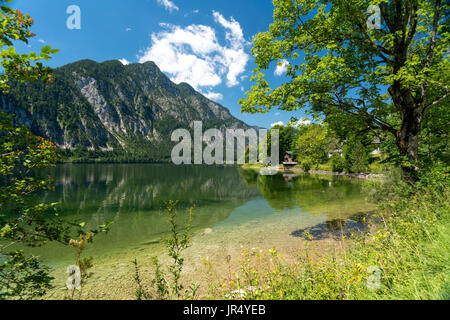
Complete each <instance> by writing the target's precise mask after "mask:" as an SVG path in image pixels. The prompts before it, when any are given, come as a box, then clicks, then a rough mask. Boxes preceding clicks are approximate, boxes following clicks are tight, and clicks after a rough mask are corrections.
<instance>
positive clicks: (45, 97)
mask: <svg viewBox="0 0 450 320" xmlns="http://www.w3.org/2000/svg"><path fill="white" fill-rule="evenodd" d="M54 75H55V81H54V82H53V83H41V82H36V83H31V84H30V83H18V82H13V83H11V90H10V93H9V94H7V95H1V96H0V108H1V109H2V110H3V111H5V112H7V113H14V114H15V118H16V121H17V122H18V123H21V124H25V125H26V126H28V127H29V128H31V130H32V131H33V132H34V133H35V134H37V135H41V136H44V137H46V138H48V139H51V140H52V141H54V142H55V143H56V144H57V145H58V146H60V147H62V148H66V149H87V150H102V151H105V150H118V149H121V150H125V151H126V150H133V149H136V148H149V147H156V146H157V145H162V144H163V145H166V144H167V143H169V142H170V134H171V132H172V130H174V129H176V128H191V127H192V125H193V122H194V121H200V120H201V121H203V123H204V128H209V127H216V128H225V127H226V128H244V129H247V128H249V127H248V126H247V125H246V124H245V123H244V122H242V121H240V120H238V119H236V118H234V117H233V116H232V115H231V114H230V112H229V110H228V109H226V108H224V107H223V106H221V105H219V104H217V103H215V102H213V101H211V100H209V99H207V98H206V97H204V96H203V95H201V94H200V93H198V92H196V91H195V90H194V89H193V88H192V87H191V86H189V85H188V84H186V83H181V84H179V85H177V84H175V83H173V82H171V81H170V79H169V78H167V77H166V76H165V75H164V74H163V73H162V72H161V71H160V70H159V68H158V67H157V66H156V65H155V64H154V63H152V62H146V63H144V64H131V65H127V66H124V65H122V63H120V62H119V61H106V62H103V63H96V62H94V61H91V60H82V61H78V62H75V63H72V64H69V65H66V66H64V67H61V68H58V69H56V70H55V72H54ZM161 152H163V151H161ZM164 152H165V153H167V152H168V151H167V148H165V151H164Z"/></svg>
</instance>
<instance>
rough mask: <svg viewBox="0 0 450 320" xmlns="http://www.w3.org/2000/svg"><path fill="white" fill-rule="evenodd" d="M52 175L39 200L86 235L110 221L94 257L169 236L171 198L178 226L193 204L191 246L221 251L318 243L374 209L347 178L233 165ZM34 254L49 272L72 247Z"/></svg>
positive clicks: (69, 168)
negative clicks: (53, 205)
mask: <svg viewBox="0 0 450 320" xmlns="http://www.w3.org/2000/svg"><path fill="white" fill-rule="evenodd" d="M50 174H51V176H53V177H54V179H55V187H56V189H55V192H50V193H46V194H42V195H41V196H40V197H39V199H40V200H43V201H46V202H59V203H60V206H59V211H60V214H61V216H62V217H64V218H65V219H68V220H70V221H74V222H80V223H81V222H85V223H86V227H87V229H90V228H95V227H96V226H97V225H100V224H103V223H105V222H107V221H113V222H114V224H113V225H112V228H111V231H110V232H109V233H108V234H101V235H99V236H98V237H97V238H96V239H95V243H94V244H92V245H90V246H89V249H88V250H87V251H86V254H87V255H91V256H93V257H94V258H100V257H114V255H115V254H116V255H117V257H119V256H120V254H123V253H128V252H132V251H133V250H135V251H136V250H137V251H139V250H144V249H145V250H150V251H151V250H152V248H153V247H155V248H156V247H157V245H158V244H160V239H161V237H162V236H164V235H167V232H168V225H167V214H166V213H165V211H164V208H165V203H166V202H167V201H168V200H178V201H179V205H178V206H177V215H178V217H179V223H182V221H183V219H185V217H186V213H187V210H188V208H190V207H191V206H193V205H195V212H194V219H193V231H194V233H195V234H196V236H195V237H194V243H195V242H196V241H197V242H198V243H199V244H201V239H203V238H205V236H207V237H209V238H208V239H209V240H207V241H205V245H207V246H211V245H213V244H215V243H216V244H217V243H220V244H221V246H222V247H223V246H224V245H227V246H232V245H234V244H236V245H237V244H240V245H248V246H255V245H256V244H258V243H261V242H262V241H263V242H264V243H265V244H266V245H267V246H274V247H276V246H277V245H283V244H285V243H287V241H288V240H289V239H291V238H292V239H295V238H301V237H302V233H303V231H304V230H309V231H310V233H311V234H312V235H313V236H314V237H316V238H322V237H327V236H330V235H331V236H333V234H335V233H336V231H339V230H345V228H342V227H343V226H345V225H349V226H350V225H351V226H356V227H357V228H360V227H361V226H362V224H361V222H363V221H364V217H365V216H366V215H367V214H368V213H370V212H371V210H373V205H371V204H369V203H367V202H366V201H365V199H364V196H363V194H362V192H361V184H362V182H361V181H360V180H358V179H353V178H348V177H337V176H326V175H321V176H319V175H310V174H293V173H279V174H277V175H275V176H261V175H258V172H257V171H255V170H244V169H240V168H237V167H226V166H175V165H169V164H65V165H58V166H57V167H56V168H53V169H51V170H50ZM346 232H347V231H346ZM255 243H256V244H255ZM155 250H156V249H155ZM32 252H33V253H35V254H38V255H40V256H41V258H42V259H43V260H44V261H46V262H47V263H48V264H50V265H51V266H65V265H67V264H68V263H71V262H73V261H74V253H73V249H71V248H68V247H67V246H64V245H61V244H48V245H46V246H45V247H42V248H36V249H33V251H32Z"/></svg>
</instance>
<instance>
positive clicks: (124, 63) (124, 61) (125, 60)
mask: <svg viewBox="0 0 450 320" xmlns="http://www.w3.org/2000/svg"><path fill="white" fill-rule="evenodd" d="M119 61H120V62H122V64H123V65H124V66H126V65H128V64H130V63H129V62H128V60H127V59H119Z"/></svg>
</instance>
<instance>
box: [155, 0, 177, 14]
mask: <svg viewBox="0 0 450 320" xmlns="http://www.w3.org/2000/svg"><path fill="white" fill-rule="evenodd" d="M158 3H159V4H160V5H162V6H164V8H165V9H166V10H168V11H170V12H172V11H174V10H175V11H178V10H179V8H178V7H177V6H176V5H175V3H173V2H172V1H170V0H158Z"/></svg>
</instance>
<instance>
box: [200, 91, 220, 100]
mask: <svg viewBox="0 0 450 320" xmlns="http://www.w3.org/2000/svg"><path fill="white" fill-rule="evenodd" d="M203 95H204V96H205V97H207V98H208V99H209V100H214V101H218V100H222V99H223V95H222V94H221V93H218V92H211V91H210V92H208V93H204V94H203Z"/></svg>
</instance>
